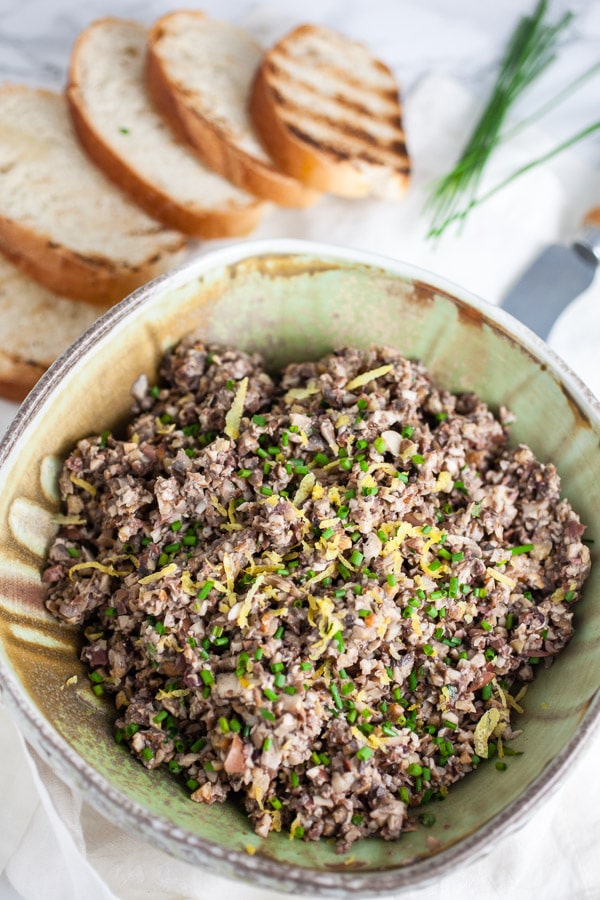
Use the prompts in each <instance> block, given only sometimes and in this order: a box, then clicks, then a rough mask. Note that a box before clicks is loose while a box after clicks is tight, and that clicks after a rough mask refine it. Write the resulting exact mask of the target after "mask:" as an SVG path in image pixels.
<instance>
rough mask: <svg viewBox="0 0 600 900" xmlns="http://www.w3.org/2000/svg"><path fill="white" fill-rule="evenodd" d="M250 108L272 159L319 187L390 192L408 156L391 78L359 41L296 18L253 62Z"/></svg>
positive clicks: (398, 191)
mask: <svg viewBox="0 0 600 900" xmlns="http://www.w3.org/2000/svg"><path fill="white" fill-rule="evenodd" d="M250 112H251V115H252V119H253V121H254V124H255V126H256V128H257V130H258V132H259V134H260V136H261V138H262V141H263V143H264V145H265V147H266V148H267V150H268V151H269V153H270V154H271V156H272V157H273V159H274V160H275V162H276V163H277V164H278V165H279V166H280V167H281V168H282V169H283V170H284V171H285V172H288V173H289V174H290V175H294V176H295V177H296V178H298V179H300V180H301V181H303V182H304V183H305V184H307V185H309V186H310V187H313V188H316V189H317V190H319V191H329V192H331V193H334V194H338V195H340V196H343V197H363V196H366V195H368V194H372V195H374V196H377V197H383V198H386V199H395V198H398V197H400V196H402V194H403V193H404V191H405V189H406V186H407V184H408V178H409V171H410V163H409V157H408V153H407V149H406V143H405V140H404V131H403V128H402V117H401V107H400V99H399V90H398V85H397V83H396V81H395V79H394V76H393V75H392V73H391V71H390V70H389V69H388V67H387V66H386V65H384V64H383V63H382V62H380V61H379V60H378V59H375V57H373V56H372V55H371V53H370V52H369V51H368V50H367V49H366V48H365V47H363V46H362V45H361V44H358V43H355V42H354V41H350V40H349V39H348V38H346V37H344V36H342V35H340V34H337V33H336V32H334V31H330V30H328V29H326V28H322V27H317V26H313V25H303V26H300V27H299V28H296V29H295V30H294V31H292V32H291V33H290V34H289V35H287V37H285V38H283V39H282V40H281V41H279V43H277V44H276V45H275V46H274V47H273V48H272V49H271V50H269V52H268V53H266V54H265V56H264V58H263V61H262V63H261V65H260V68H259V69H258V72H257V75H256V78H255V81H254V85H253V89H252V95H251V99H250Z"/></svg>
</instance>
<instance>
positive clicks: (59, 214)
mask: <svg viewBox="0 0 600 900" xmlns="http://www.w3.org/2000/svg"><path fill="white" fill-rule="evenodd" d="M0 133H1V135H2V138H1V140H0V250H2V251H3V252H4V253H5V254H6V255H7V256H9V257H10V259H11V260H12V261H13V262H14V263H15V265H17V266H19V268H21V270H22V271H24V272H25V273H26V274H28V275H31V276H32V277H33V278H35V279H36V280H37V281H39V282H40V283H41V284H43V285H44V286H45V287H47V288H48V289H49V290H51V291H56V293H58V294H61V295H63V296H66V297H72V298H74V299H77V300H87V301H89V302H94V303H101V304H106V303H113V302H115V301H117V300H120V299H121V298H122V297H124V296H125V295H126V294H128V293H130V292H131V291H132V290H133V289H134V288H136V287H138V286H139V285H141V284H143V283H144V282H146V281H148V279H150V278H152V277H153V276H154V275H156V274H158V273H159V272H162V271H164V270H165V269H167V268H169V267H170V266H172V265H173V263H174V262H175V260H176V259H177V258H178V254H179V252H180V251H181V250H182V249H183V247H184V246H185V238H184V236H183V235H182V234H180V233H178V232H175V231H170V230H167V229H166V228H165V227H164V226H163V225H161V224H160V223H159V222H157V221H156V220H155V219H151V218H150V217H149V216H148V215H146V213H145V212H144V211H143V210H141V209H140V208H139V207H138V206H137V205H136V204H134V203H133V202H131V200H129V198H128V197H127V196H126V195H125V194H124V193H123V192H122V191H120V190H119V189H118V188H116V187H115V185H114V184H113V183H112V182H111V181H109V179H108V178H106V176H105V175H104V174H103V173H102V172H101V171H100V170H99V169H98V168H97V167H96V166H95V165H94V164H93V163H92V162H91V161H90V159H89V158H88V157H87V156H86V154H85V153H84V152H83V150H82V149H81V147H80V145H79V142H78V140H77V138H76V136H75V133H74V131H73V127H72V124H71V119H70V116H69V112H68V109H67V104H66V101H65V98H64V97H63V96H61V95H59V94H55V93H53V92H51V91H46V90H36V89H33V88H30V87H26V86H25V85H11V84H5V85H2V86H0Z"/></svg>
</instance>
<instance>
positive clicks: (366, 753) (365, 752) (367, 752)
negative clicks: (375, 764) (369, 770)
mask: <svg viewBox="0 0 600 900" xmlns="http://www.w3.org/2000/svg"><path fill="white" fill-rule="evenodd" d="M372 756H373V751H372V750H371V748H370V747H361V748H360V750H358V751H357V753H356V758H357V759H360V761H361V762H366V761H367V760H368V759H371V757H372Z"/></svg>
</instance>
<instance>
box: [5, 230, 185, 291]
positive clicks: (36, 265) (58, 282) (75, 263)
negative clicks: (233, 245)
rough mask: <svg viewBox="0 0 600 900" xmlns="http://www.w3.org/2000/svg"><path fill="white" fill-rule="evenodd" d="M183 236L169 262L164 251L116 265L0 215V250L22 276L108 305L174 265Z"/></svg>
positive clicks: (52, 288) (56, 289) (55, 289)
mask: <svg viewBox="0 0 600 900" xmlns="http://www.w3.org/2000/svg"><path fill="white" fill-rule="evenodd" d="M183 242H184V238H183V236H182V240H181V243H180V244H178V245H177V246H174V247H173V255H172V256H169V258H168V262H167V260H165V256H164V254H163V253H157V254H156V256H154V257H152V258H149V259H147V260H145V261H144V262H143V263H142V264H140V265H136V266H129V265H128V264H127V263H125V262H122V263H121V264H120V265H116V264H115V263H114V262H112V261H111V260H109V259H107V258H106V257H103V256H98V257H92V256H84V255H83V254H81V253H77V252H76V251H74V250H72V249H70V248H69V247H65V246H63V245H60V244H57V243H56V242H54V241H53V240H52V239H51V238H50V237H49V236H48V235H46V234H39V233H37V232H35V231H33V230H32V229H30V228H27V227H25V226H24V225H22V224H21V223H19V222H15V221H14V220H12V219H7V218H5V217H4V216H0V250H1V251H2V252H3V253H4V255H5V256H6V257H7V258H8V259H9V260H10V261H11V262H12V263H13V264H14V265H15V266H17V268H18V269H20V270H21V272H24V273H25V275H29V276H30V277H31V278H33V279H34V280H35V281H37V282H38V284H41V285H43V286H44V287H46V288H48V290H50V291H54V293H56V294H61V295H63V296H64V297H69V298H71V299H73V300H84V301H86V302H87V303H96V304H99V305H101V306H108V305H111V304H113V303H117V302H118V301H119V300H122V299H123V298H124V297H126V296H127V295H128V294H130V293H131V292H132V291H134V290H135V289H136V288H138V287H140V286H141V285H142V284H145V283H146V282H147V281H150V280H151V279H152V278H154V277H155V276H156V275H159V274H160V273H162V272H164V271H165V269H166V268H167V266H169V267H170V266H172V265H174V263H175V261H176V254H177V253H178V251H182V250H183V246H182V245H183Z"/></svg>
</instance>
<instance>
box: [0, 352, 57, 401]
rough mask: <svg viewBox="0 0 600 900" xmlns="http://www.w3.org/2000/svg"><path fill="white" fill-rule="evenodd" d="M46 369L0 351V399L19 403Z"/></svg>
mask: <svg viewBox="0 0 600 900" xmlns="http://www.w3.org/2000/svg"><path fill="white" fill-rule="evenodd" d="M46 368H47V367H46V366H41V365H39V363H36V362H33V361H29V360H26V359H20V358H19V357H18V356H11V355H10V353H5V352H4V351H2V350H0V397H3V398H4V399H5V400H12V401H14V402H15V403H21V402H22V401H23V400H24V399H25V397H26V396H27V394H28V393H29V391H30V390H31V389H32V387H34V385H35V384H36V382H37V381H39V379H40V378H41V377H42V375H43V374H44V372H45V371H46Z"/></svg>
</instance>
